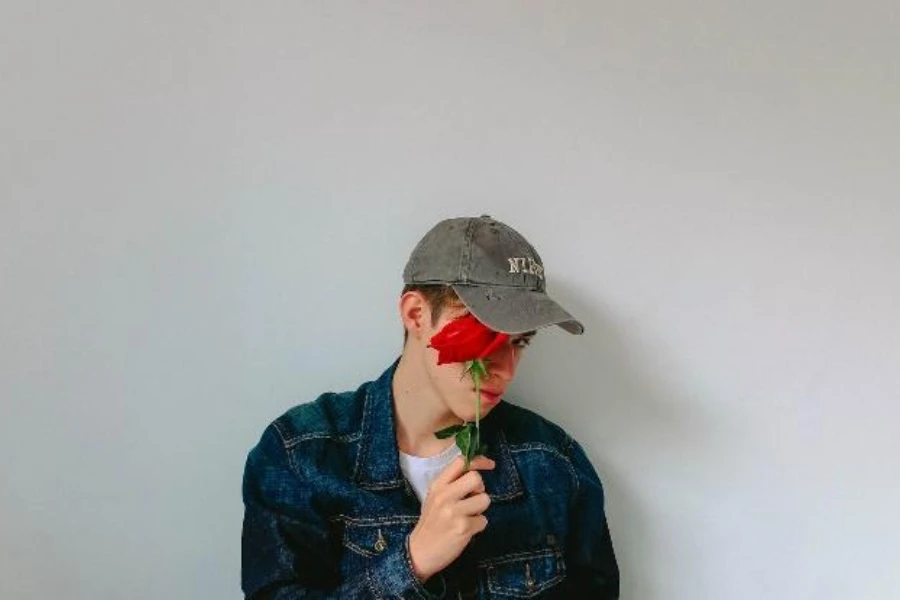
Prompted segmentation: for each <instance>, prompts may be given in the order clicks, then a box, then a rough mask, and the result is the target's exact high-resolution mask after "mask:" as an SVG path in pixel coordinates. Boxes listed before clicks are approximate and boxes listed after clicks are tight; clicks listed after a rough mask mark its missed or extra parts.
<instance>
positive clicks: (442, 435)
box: [434, 425, 466, 440]
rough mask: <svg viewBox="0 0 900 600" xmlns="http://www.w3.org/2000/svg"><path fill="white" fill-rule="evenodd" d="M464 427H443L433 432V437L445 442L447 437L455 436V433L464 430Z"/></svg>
mask: <svg viewBox="0 0 900 600" xmlns="http://www.w3.org/2000/svg"><path fill="white" fill-rule="evenodd" d="M465 427H466V426H465V425H451V426H450V427H444V428H443V429H441V430H440V431H435V432H434V435H435V436H437V438H438V439H439V440H446V439H447V438H449V437H453V436H454V435H456V434H457V432H459V431H461V430H463V429H465Z"/></svg>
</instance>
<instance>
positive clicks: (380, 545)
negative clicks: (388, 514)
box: [375, 529, 387, 554]
mask: <svg viewBox="0 0 900 600" xmlns="http://www.w3.org/2000/svg"><path fill="white" fill-rule="evenodd" d="M385 548H387V542H386V541H384V536H383V535H381V530H380V529H379V530H378V539H377V540H376V541H375V552H378V553H379V554H380V553H382V552H384V550H385Z"/></svg>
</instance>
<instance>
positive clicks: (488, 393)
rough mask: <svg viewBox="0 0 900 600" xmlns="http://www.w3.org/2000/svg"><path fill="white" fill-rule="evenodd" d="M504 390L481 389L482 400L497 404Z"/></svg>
mask: <svg viewBox="0 0 900 600" xmlns="http://www.w3.org/2000/svg"><path fill="white" fill-rule="evenodd" d="M502 395H503V392H495V391H492V390H481V401H482V402H484V403H485V404H497V403H498V402H500V397H501V396H502Z"/></svg>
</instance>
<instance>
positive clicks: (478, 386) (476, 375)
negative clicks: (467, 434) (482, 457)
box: [472, 370, 481, 452]
mask: <svg viewBox="0 0 900 600" xmlns="http://www.w3.org/2000/svg"><path fill="white" fill-rule="evenodd" d="M472 378H473V379H474V380H475V452H478V448H480V447H481V373H480V372H479V371H477V370H476V371H473V372H472Z"/></svg>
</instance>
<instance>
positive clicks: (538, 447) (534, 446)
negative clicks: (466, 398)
mask: <svg viewBox="0 0 900 600" xmlns="http://www.w3.org/2000/svg"><path fill="white" fill-rule="evenodd" d="M534 451H540V452H547V453H549V454H552V455H554V456H556V457H557V458H559V459H560V460H562V461H563V462H565V463H566V467H567V468H568V469H569V474H570V475H571V476H572V480H573V482H574V484H575V492H576V493H578V488H579V486H578V473H577V472H576V471H575V467H574V466H573V465H572V461H571V460H569V458H568V457H567V456H566V455H565V454H563V453H562V452H560V451H559V450H557V449H556V448H554V447H553V446H548V445H547V444H544V443H542V442H529V443H527V444H518V445H516V446H510V452H512V453H516V454H517V453H519V452H534Z"/></svg>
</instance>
